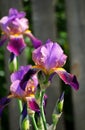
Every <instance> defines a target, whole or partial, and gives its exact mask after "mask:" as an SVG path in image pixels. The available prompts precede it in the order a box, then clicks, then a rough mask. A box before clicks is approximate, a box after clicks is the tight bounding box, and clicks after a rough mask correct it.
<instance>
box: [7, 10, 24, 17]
mask: <svg viewBox="0 0 85 130" xmlns="http://www.w3.org/2000/svg"><path fill="white" fill-rule="evenodd" d="M12 16H14V18H16V17H17V18H23V17H25V16H26V13H25V12H23V11H21V12H18V10H17V9H15V8H11V9H10V10H9V17H12Z"/></svg>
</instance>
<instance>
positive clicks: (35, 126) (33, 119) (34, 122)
mask: <svg viewBox="0 0 85 130" xmlns="http://www.w3.org/2000/svg"><path fill="white" fill-rule="evenodd" d="M31 118H32V123H33V126H34V128H35V130H38V127H37V124H36V121H35V117H34V114H32V115H31Z"/></svg>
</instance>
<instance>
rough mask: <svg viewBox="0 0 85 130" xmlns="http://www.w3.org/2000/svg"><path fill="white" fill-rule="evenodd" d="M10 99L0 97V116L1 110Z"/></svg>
mask: <svg viewBox="0 0 85 130" xmlns="http://www.w3.org/2000/svg"><path fill="white" fill-rule="evenodd" d="M10 101H11V99H9V98H7V97H4V98H1V99H0V116H1V114H2V112H3V109H4V107H5V106H6V105H7V104H8V103H9V102H10Z"/></svg>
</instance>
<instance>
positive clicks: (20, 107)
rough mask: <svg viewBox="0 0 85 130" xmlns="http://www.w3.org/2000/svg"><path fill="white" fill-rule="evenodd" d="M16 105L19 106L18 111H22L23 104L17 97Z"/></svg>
mask: <svg viewBox="0 0 85 130" xmlns="http://www.w3.org/2000/svg"><path fill="white" fill-rule="evenodd" d="M18 106H19V111H20V113H21V112H22V110H23V106H22V101H21V100H19V99H18Z"/></svg>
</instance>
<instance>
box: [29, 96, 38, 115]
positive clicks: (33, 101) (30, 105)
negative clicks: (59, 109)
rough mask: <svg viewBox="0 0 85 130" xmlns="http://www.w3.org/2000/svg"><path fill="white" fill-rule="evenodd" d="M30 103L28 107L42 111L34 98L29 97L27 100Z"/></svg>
mask: <svg viewBox="0 0 85 130" xmlns="http://www.w3.org/2000/svg"><path fill="white" fill-rule="evenodd" d="M27 103H28V108H29V109H31V110H33V111H35V112H38V113H39V112H40V108H39V105H38V104H37V103H36V101H35V99H34V98H32V99H29V100H28V101H27Z"/></svg>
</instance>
